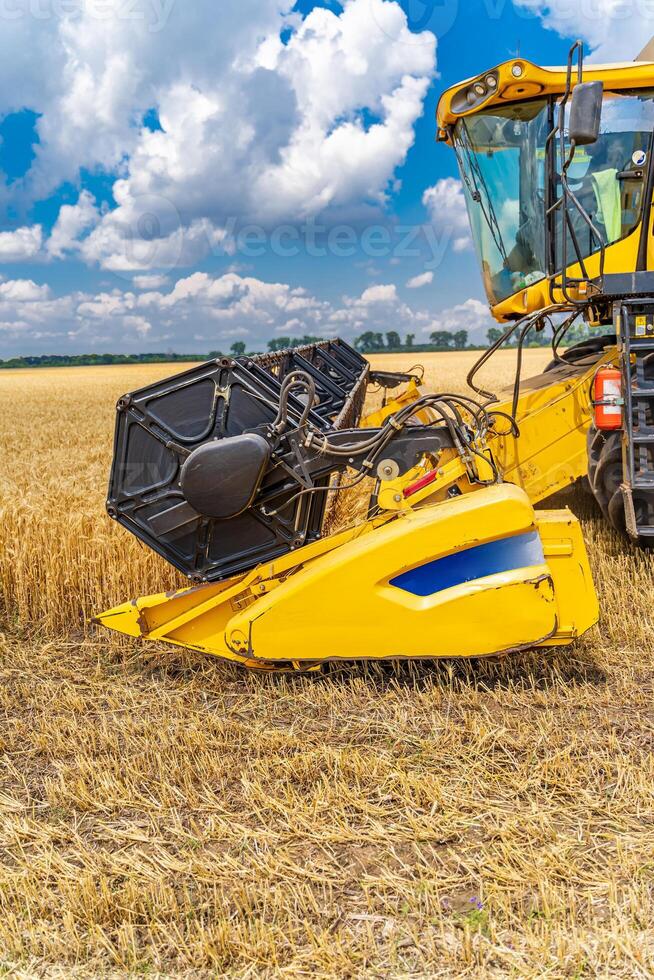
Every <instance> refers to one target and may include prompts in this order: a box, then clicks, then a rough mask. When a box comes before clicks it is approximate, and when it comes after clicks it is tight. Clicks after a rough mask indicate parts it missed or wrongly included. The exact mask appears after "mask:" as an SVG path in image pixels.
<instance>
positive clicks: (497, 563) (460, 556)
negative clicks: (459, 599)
mask: <svg viewBox="0 0 654 980" xmlns="http://www.w3.org/2000/svg"><path fill="white" fill-rule="evenodd" d="M544 561H545V556H544V555H543V545H542V543H541V540H540V535H539V534H538V531H529V532H528V533H527V534H518V535H516V536H515V537H513V538H500V540H499V541H488V542H487V543H486V544H479V545H476V546H475V547H473V548H466V549H465V550H464V551H456V552H455V553H454V554H453V555H447V557H446V558H437V559H436V560H435V561H430V562H427V564H426V565H420V566H419V567H418V568H413V569H411V571H410V572H403V573H402V575H398V576H396V577H395V578H393V579H391V581H390V584H391V585H394V586H395V587H396V588H398V589H403V590H404V591H405V592H410V593H411V594H412V595H420V596H428V595H434V594H435V593H436V592H442V591H443V590H444V589H451V588H452V587H453V586H455V585H462V584H463V583H464V582H473V581H475V579H478V578H484V577H485V576H486V575H497V574H498V572H512V571H514V570H515V569H516V568H529V567H530V566H532V565H542V564H543V562H544Z"/></svg>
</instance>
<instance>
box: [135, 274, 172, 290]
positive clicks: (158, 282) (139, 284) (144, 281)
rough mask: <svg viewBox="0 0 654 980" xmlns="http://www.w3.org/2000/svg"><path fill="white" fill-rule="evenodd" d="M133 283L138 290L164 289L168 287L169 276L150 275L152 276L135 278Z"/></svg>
mask: <svg viewBox="0 0 654 980" xmlns="http://www.w3.org/2000/svg"><path fill="white" fill-rule="evenodd" d="M132 282H133V283H134V285H135V286H136V288H137V289H144V290H145V289H162V288H163V287H164V286H167V285H168V282H169V279H168V276H162V275H156V274H154V275H150V276H134V278H133V280H132Z"/></svg>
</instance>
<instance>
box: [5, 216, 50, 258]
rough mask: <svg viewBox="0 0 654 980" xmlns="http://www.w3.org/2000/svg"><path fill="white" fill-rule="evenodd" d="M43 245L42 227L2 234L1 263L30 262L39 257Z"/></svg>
mask: <svg viewBox="0 0 654 980" xmlns="http://www.w3.org/2000/svg"><path fill="white" fill-rule="evenodd" d="M42 243H43V229H42V228H41V225H32V226H31V227H28V226H26V227H24V228H17V229H16V230H15V231H2V232H0V263H2V262H29V261H30V260H31V259H34V258H36V257H37V256H38V254H39V252H40V251H41V245H42Z"/></svg>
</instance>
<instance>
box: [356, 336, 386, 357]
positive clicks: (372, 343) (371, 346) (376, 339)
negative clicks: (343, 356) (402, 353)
mask: <svg viewBox="0 0 654 980" xmlns="http://www.w3.org/2000/svg"><path fill="white" fill-rule="evenodd" d="M354 346H355V348H356V349H357V350H358V351H360V352H361V353H362V354H369V353H373V352H374V351H380V350H384V336H383V334H381V333H374V332H373V331H372V330H366V332H365V333H362V334H361V336H360V337H357V338H356V339H355V341H354Z"/></svg>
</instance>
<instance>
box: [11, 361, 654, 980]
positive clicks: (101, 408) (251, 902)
mask: <svg viewBox="0 0 654 980" xmlns="http://www.w3.org/2000/svg"><path fill="white" fill-rule="evenodd" d="M547 356H548V355H547V352H541V351H528V352H526V365H527V369H526V371H525V373H526V374H528V373H535V372H537V371H538V370H539V369H540V368H541V367H542V366H543V364H544V362H545V361H546V360H547ZM473 357H474V355H471V354H467V353H461V354H437V355H422V356H421V357H420V358H418V359H419V360H422V361H423V362H424V363H425V366H426V368H427V372H426V376H427V377H426V379H427V381H428V383H429V385H430V387H433V388H438V387H441V388H442V387H445V386H447V388H448V389H449V390H452V386H453V385H454V384H457V385H458V387H459V388H461V387H462V385H463V379H464V377H465V374H466V371H467V369H468V367H469V366H470V363H471V361H472V358H473ZM512 358H513V355H512V354H511V353H510V352H507V353H506V354H503V355H501V356H500V357H499V358H497V359H495V360H494V361H493V366H492V371H490V372H488V371H487V372H486V377H487V378H488V379H490V378H492V379H493V380H494V381H495V382H496V383H497V384H501V383H502V382H508V381H509V380H510V378H511V376H512ZM414 360H415V358H412V357H411V356H410V355H402V356H397V357H392V358H391V357H390V356H388V357H384V358H378V359H376V363H377V366H380V367H385V368H387V369H392V368H397V369H402V368H403V369H406V368H408V367H410V366H411V365H412V364H413V362H414ZM169 373H171V369H170V368H167V367H166V366H165V365H149V366H138V367H120V368H113V367H106V368H74V369H44V370H37V371H12V372H10V371H6V372H0V449H1V455H0V661H1V671H2V676H1V678H0V682H1V683H0V700H1V715H0V718H1V721H0V747H1V751H2V757H1V758H2V771H1V777H0V905H1V912H2V914H1V915H0V973H4V974H6V975H10V976H15V977H36V976H39V977H40V976H47V977H114V976H115V977H124V976H143V975H146V976H154V977H189V978H191V977H242V978H250V977H325V978H327V977H398V978H403V977H474V978H477V977H481V978H483V977H546V978H550V977H551V978H558V977H651V976H654V931H653V928H652V917H653V912H654V903H653V901H652V897H653V896H652V891H653V886H654V765H653V761H652V759H653V757H652V738H653V732H654V707H653V706H652V694H653V687H654V684H653V681H654V671H653V647H654V643H653V635H654V622H653V620H654V615H653V612H652V609H653V605H652V601H651V596H652V594H653V588H654V573H653V571H652V563H651V562H652V560H651V558H650V557H649V556H648V555H646V554H644V553H641V552H638V551H636V550H634V549H633V548H631V547H630V546H628V545H626V544H625V543H624V542H623V541H622V540H620V539H618V538H617V537H616V536H615V535H614V534H613V533H612V532H611V531H609V530H608V529H607V528H606V527H605V525H604V524H603V522H602V521H601V519H600V517H599V516H598V513H597V511H596V510H595V507H594V505H593V504H592V502H591V501H589V500H588V498H587V497H585V496H584V495H583V493H582V492H580V491H573V492H570V493H569V494H568V495H567V496H566V497H565V498H564V499H563V500H562V499H558V500H557V501H556V505H557V506H561V505H564V504H567V505H568V506H570V507H572V509H573V510H575V512H576V513H578V514H579V516H580V517H581V518H582V519H583V521H584V533H585V538H586V542H587V545H588V548H589V551H590V553H591V560H592V567H593V570H594V574H595V577H596V584H597V587H598V591H599V593H600V600H601V607H602V620H601V624H600V626H599V627H596V628H595V629H594V630H593V631H592V632H591V633H590V634H588V635H587V637H585V638H584V639H583V640H582V641H581V642H579V643H577V644H576V645H575V646H573V647H570V648H563V649H560V650H553V651H549V652H544V651H533V652H529V653H525V654H519V655H514V656H511V657H508V658H505V659H497V660H490V661H483V662H471V663H461V662H449V663H433V664H420V665H418V664H413V665H384V666H381V665H367V666H357V665H351V666H350V665H339V666H332V667H331V668H330V669H328V670H326V671H325V673H324V674H321V675H319V676H315V677H308V676H299V677H289V676H286V675H280V676H259V675H251V674H248V673H246V672H245V671H243V670H242V669H240V668H237V667H234V666H230V665H226V664H223V663H220V662H218V661H214V660H209V659H208V658H204V657H200V656H199V655H195V654H191V653H188V654H187V653H185V652H183V651H179V650H175V649H172V648H168V647H165V646H154V647H148V646H140V645H138V644H137V643H129V642H127V641H121V640H120V639H118V638H116V637H113V636H112V635H110V634H106V633H104V632H98V631H97V629H96V628H95V627H93V626H91V625H90V624H89V620H90V618H91V617H92V616H93V615H94V614H95V613H97V612H98V611H100V610H103V609H105V608H108V607H110V606H111V605H113V604H115V603H117V602H120V601H123V600H124V599H126V598H131V597H132V596H135V595H139V594H142V593H146V592H152V591H158V590H161V589H167V588H171V587H172V586H174V585H175V584H177V581H178V580H177V578H176V575H175V573H174V572H173V571H172V570H171V569H170V568H169V567H168V566H167V565H166V564H165V563H164V562H163V561H162V560H161V559H159V558H157V557H156V556H154V555H152V554H151V553H149V552H148V551H147V550H145V549H144V548H143V547H141V546H140V545H139V544H138V543H137V542H136V540H135V539H134V538H132V537H131V536H130V535H128V534H127V532H124V531H123V530H122V529H120V528H119V527H117V526H116V525H114V524H113V523H112V522H111V521H109V520H108V518H107V517H106V515H105V513H104V499H105V491H106V483H107V477H108V467H109V461H110V456H111V448H112V432H113V421H114V413H113V406H114V403H115V401H116V398H117V397H118V396H119V395H120V394H122V393H123V392H124V391H127V390H130V389H133V388H135V387H138V386H140V385H143V384H146V383H148V382H150V381H153V380H155V379H156V378H158V377H161V376H165V375H166V374H169Z"/></svg>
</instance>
